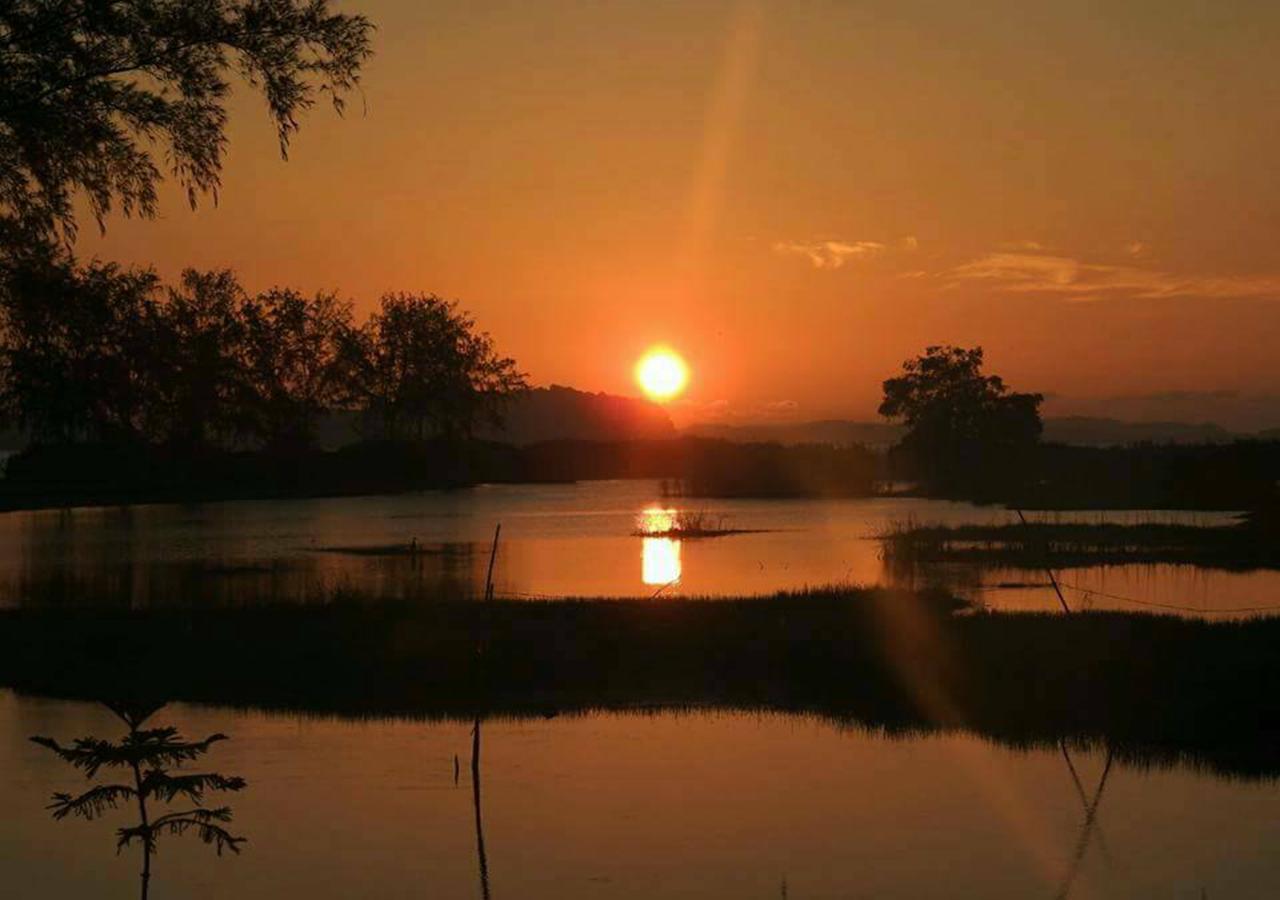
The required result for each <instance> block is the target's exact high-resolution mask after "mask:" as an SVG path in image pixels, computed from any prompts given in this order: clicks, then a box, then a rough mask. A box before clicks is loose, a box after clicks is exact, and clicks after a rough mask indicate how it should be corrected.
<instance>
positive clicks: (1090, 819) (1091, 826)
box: [1055, 741, 1114, 900]
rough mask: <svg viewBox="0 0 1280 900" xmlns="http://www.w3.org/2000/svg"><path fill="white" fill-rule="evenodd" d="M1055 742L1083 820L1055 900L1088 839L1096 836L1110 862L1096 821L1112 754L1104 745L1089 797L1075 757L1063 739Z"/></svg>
mask: <svg viewBox="0 0 1280 900" xmlns="http://www.w3.org/2000/svg"><path fill="white" fill-rule="evenodd" d="M1058 746H1059V748H1060V749H1061V750H1062V758H1063V759H1064V760H1065V761H1066V764H1067V770H1068V771H1069V772H1070V773H1071V782H1072V784H1073V785H1074V786H1075V789H1076V794H1077V795H1078V796H1079V798H1080V805H1081V807H1083V809H1084V822H1083V823H1082V824H1081V825H1080V835H1079V837H1077V838H1076V845H1075V850H1074V851H1073V852H1072V854H1071V862H1070V864H1069V866H1068V868H1067V873H1066V875H1065V876H1063V879H1062V884H1061V886H1059V888H1058V892H1057V894H1056V895H1055V898H1056V900H1067V898H1068V897H1069V896H1070V895H1071V889H1072V888H1073V887H1074V886H1075V883H1076V879H1077V878H1078V877H1079V875H1080V870H1081V868H1082V866H1083V865H1084V858H1085V855H1086V854H1087V853H1088V852H1089V842H1090V841H1092V840H1094V839H1095V838H1096V841H1097V844H1098V848H1099V850H1100V851H1101V852H1102V854H1103V857H1104V858H1105V859H1106V860H1107V863H1108V865H1110V862H1111V856H1110V853H1109V852H1108V851H1107V849H1106V842H1105V841H1104V840H1103V837H1102V831H1101V827H1100V826H1099V825H1098V807H1099V806H1100V805H1101V804H1102V795H1103V792H1105V791H1106V789H1107V779H1108V778H1109V777H1110V775H1111V764H1112V763H1113V762H1114V755H1113V753H1112V750H1111V748H1110V747H1108V748H1107V758H1106V761H1105V762H1104V763H1103V765H1102V775H1101V776H1099V778H1098V786H1097V787H1096V788H1094V791H1093V796H1092V797H1090V796H1088V795H1087V794H1086V793H1085V789H1084V783H1083V782H1082V781H1081V780H1080V773H1079V772H1078V771H1077V769H1076V765H1075V761H1074V760H1072V758H1071V752H1070V751H1069V750H1068V749H1067V744H1066V741H1059V742H1058Z"/></svg>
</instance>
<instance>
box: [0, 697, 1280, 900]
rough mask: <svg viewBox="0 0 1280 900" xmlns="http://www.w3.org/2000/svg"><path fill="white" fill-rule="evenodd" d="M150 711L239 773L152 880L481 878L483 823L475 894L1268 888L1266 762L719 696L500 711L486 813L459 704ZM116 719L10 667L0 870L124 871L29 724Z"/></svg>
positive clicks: (328, 890)
mask: <svg viewBox="0 0 1280 900" xmlns="http://www.w3.org/2000/svg"><path fill="white" fill-rule="evenodd" d="M155 721H156V722H157V723H159V724H173V725H176V726H179V727H180V728H181V729H182V730H183V732H184V733H187V734H189V735H201V736H203V735H205V734H209V733H212V732H225V733H227V734H229V735H230V736H231V740H229V741H227V742H226V743H223V744H219V745H217V746H216V750H215V751H214V752H213V753H212V754H211V755H210V756H209V757H208V758H207V766H206V768H212V769H216V770H218V771H222V772H224V773H230V774H238V775H241V776H243V777H245V778H246V779H247V780H248V782H249V786H248V788H247V789H246V790H245V791H244V792H242V793H239V794H235V795H232V796H231V797H230V801H229V802H230V803H231V804H232V807H233V809H234V814H235V818H234V829H233V830H234V831H235V832H237V833H238V834H241V835H243V836H246V837H247V838H248V839H249V840H248V843H247V844H246V845H245V847H244V851H243V853H242V854H241V855H239V856H227V857H224V858H222V859H219V858H217V857H215V856H214V854H213V852H212V850H211V849H210V848H208V847H205V846H203V845H201V844H199V842H198V841H196V840H194V839H190V838H187V839H181V840H176V839H169V840H167V842H166V843H163V844H162V845H161V847H160V851H159V853H158V855H157V857H156V859H155V871H154V880H153V891H152V896H153V897H156V898H161V897H174V898H176V897H183V898H214V897H236V898H241V900H255V898H263V900H266V898H271V900H277V898H281V897H306V898H309V900H323V898H335V900H336V898H343V900H346V898H351V897H377V898H402V897H403V898H409V897H423V896H426V897H442V898H468V897H481V896H482V893H481V891H482V888H481V884H480V880H481V879H480V866H479V862H480V860H479V842H478V840H477V838H478V837H482V838H483V846H484V862H485V869H486V872H487V877H488V889H489V895H490V896H491V897H493V898H517V897H518V898H522V900H540V898H548V900H550V898H556V900H573V898H596V897H603V898H636V900H640V898H646V900H651V898H726V900H730V898H732V900H740V898H748V897H760V898H777V897H790V898H837V897H839V898H845V897H877V898H894V897H904V898H917V897H982V898H986V900H1001V898H1019V900H1022V898H1027V897H1045V898H1051V897H1066V896H1071V897H1079V898H1134V897H1169V898H1200V897H1210V898H1215V897H1230V898H1233V900H1248V898H1271V897H1275V896H1277V892H1280V856H1278V855H1277V854H1276V853H1275V847H1276V846H1277V843H1278V842H1280V787H1278V786H1277V784H1276V783H1275V782H1274V781H1242V780H1229V779H1224V778H1221V777H1217V776H1213V775H1210V774H1206V773H1203V772H1198V771H1195V770H1193V769H1190V768H1174V769H1153V770H1144V769H1142V768H1133V767H1130V766H1127V765H1125V764H1122V763H1121V762H1119V761H1118V760H1113V761H1112V762H1111V764H1110V766H1108V759H1107V755H1106V753H1105V752H1104V751H1103V750H1102V749H1100V748H1098V749H1092V750H1086V749H1083V748H1078V747H1066V748H1065V749H1064V748H1058V747H1050V748H1046V749H1037V750H1031V751H1018V750H1012V749H1008V748H1003V747H997V746H993V745H991V744H989V743H987V742H985V741H983V740H981V739H979V738H976V737H972V736H967V735H948V736H932V737H918V738H901V739H890V738H886V737H883V736H877V735H873V734H867V733H864V732H860V731H853V730H841V729H839V728H837V727H834V726H833V725H831V724H829V723H826V722H822V721H816V720H810V719H799V718H791V717H783V716H769V717H759V716H752V715H739V714H717V713H690V714H681V715H673V714H662V715H651V716H645V715H593V716H589V717H584V718H558V719H552V720H536V721H522V722H489V723H486V724H485V725H484V726H483V745H482V747H483V749H482V755H481V766H480V771H481V783H482V786H483V791H482V794H481V802H480V812H481V816H480V834H479V835H478V834H477V828H476V824H477V820H476V815H475V812H476V808H475V805H474V794H473V792H472V783H471V779H470V774H469V766H468V764H467V761H468V758H469V753H470V746H471V744H470V726H469V725H467V724H461V723H420V722H377V721H375V722H353V721H348V720H331V719H308V718H299V717H296V716H291V715H266V714H256V713H243V712H232V711H228V710H223V709H209V708H201V707H191V706H183V705H175V706H171V707H169V708H166V709H165V710H162V711H161V713H160V714H159V715H158V716H157V717H156V720H155ZM118 730H119V726H118V724H117V723H115V722H114V720H112V719H111V717H110V715H109V714H108V713H106V712H105V710H103V709H102V708H100V707H96V706H92V705H87V704H81V703H66V702H61V701H53V700H35V699H29V698H20V697H17V696H15V695H14V694H12V693H8V692H0V808H3V809H4V815H3V817H0V885H3V894H4V896H6V897H15V898H17V897H21V898H28V897H33V898H34V897H39V898H48V900H60V898H73V897H75V898H80V897H94V898H102V900H115V898H120V900H123V898H130V897H136V896H137V893H138V882H137V871H138V855H137V853H136V852H133V851H125V852H124V853H122V854H120V855H117V854H116V852H115V838H114V828H116V827H117V826H119V825H122V824H126V822H127V820H128V818H129V814H128V813H127V812H125V811H119V812H117V813H110V814H108V816H107V818H106V819H105V820H102V821H96V822H83V821H64V822H54V821H52V820H51V818H50V816H49V814H48V813H47V811H46V810H45V809H44V805H45V803H46V802H47V799H48V796H49V794H50V793H51V792H53V791H55V790H70V789H80V788H82V787H83V785H84V780H83V777H82V776H79V775H77V774H76V773H74V772H72V771H71V770H70V769H69V768H68V767H67V766H66V765H65V764H63V763H61V762H60V761H58V760H57V759H56V758H54V757H53V756H52V754H50V753H49V752H48V751H46V750H44V749H43V748H40V747H38V746H36V745H34V744H31V743H29V742H28V741H27V739H26V738H27V736H29V735H32V734H48V735H53V736H55V737H58V738H62V739H66V738H70V737H74V736H78V735H81V734H86V733H94V734H99V735H110V736H113V735H115V734H116V732H117V731H118ZM455 756H457V757H458V758H459V759H460V767H459V777H458V779H457V781H455V774H454V760H455ZM784 885H785V887H784Z"/></svg>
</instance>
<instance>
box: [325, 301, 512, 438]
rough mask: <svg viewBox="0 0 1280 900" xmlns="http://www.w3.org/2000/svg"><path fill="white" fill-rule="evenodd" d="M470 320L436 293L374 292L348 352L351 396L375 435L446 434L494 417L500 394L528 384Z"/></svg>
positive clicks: (466, 432)
mask: <svg viewBox="0 0 1280 900" xmlns="http://www.w3.org/2000/svg"><path fill="white" fill-rule="evenodd" d="M475 328H476V325H475V321H474V320H473V319H471V318H470V317H469V316H467V315H466V314H465V313H463V312H462V311H461V310H459V309H458V306H457V304H456V303H452V302H449V301H446V300H442V299H440V298H439V297H436V296H432V295H421V294H387V295H386V296H384V297H383V298H382V303H381V307H380V309H379V310H378V311H377V312H375V313H374V314H373V315H372V316H371V317H370V318H369V321H368V322H367V323H366V324H365V326H364V327H363V328H362V329H360V331H359V332H357V333H356V334H354V335H353V336H352V342H351V345H350V347H349V349H348V354H349V357H350V359H351V367H352V371H353V373H354V382H353V383H354V387H355V391H356V395H357V398H358V401H359V402H360V403H361V405H362V406H363V408H364V411H365V415H366V419H372V420H373V421H375V422H376V423H377V424H378V426H379V427H380V429H381V434H382V436H383V437H386V438H389V439H393V440H396V439H403V438H417V439H422V438H426V437H446V438H453V437H459V436H466V435H470V434H471V432H472V429H473V428H474V427H475V425H477V424H478V423H480V422H483V421H489V422H494V423H498V422H500V420H501V413H502V409H503V405H504V403H505V402H506V400H507V399H508V398H509V397H510V395H511V394H513V393H514V392H516V391H521V390H525V389H526V388H527V387H528V385H527V384H526V382H525V379H524V376H523V375H522V374H521V373H520V372H519V371H518V370H517V369H516V365H515V362H514V361H513V360H511V359H508V358H506V357H500V356H498V355H497V353H496V352H495V351H494V349H493V341H492V339H490V337H489V335H488V334H486V333H484V332H477V331H476V330H475Z"/></svg>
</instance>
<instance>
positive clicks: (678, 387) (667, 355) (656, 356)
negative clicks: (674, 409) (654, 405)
mask: <svg viewBox="0 0 1280 900" xmlns="http://www.w3.org/2000/svg"><path fill="white" fill-rule="evenodd" d="M636 383H637V384H639V385H640V389H641V390H643V391H644V392H645V394H646V396H648V397H649V399H650V400H656V401H657V402H659V403H663V402H665V401H667V400H671V399H673V398H674V397H677V396H679V395H680V394H681V393H682V392H683V391H684V389H685V386H686V385H687V384H688V383H689V367H688V366H687V365H685V362H684V360H683V359H681V358H680V356H679V354H677V353H675V352H674V351H672V350H668V349H667V348H665V347H655V348H653V349H652V350H650V351H649V352H648V353H646V354H645V355H644V356H643V357H641V359H640V362H638V363H636Z"/></svg>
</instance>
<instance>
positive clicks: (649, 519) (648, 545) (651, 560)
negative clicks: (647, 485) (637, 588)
mask: <svg viewBox="0 0 1280 900" xmlns="http://www.w3.org/2000/svg"><path fill="white" fill-rule="evenodd" d="M676 519H677V511H676V510H674V509H666V508H663V507H661V506H650V507H648V508H647V509H645V510H643V511H642V512H641V513H640V515H639V517H638V520H637V522H636V525H637V530H638V531H639V532H640V534H642V535H654V536H653V537H646V538H644V540H643V541H642V542H641V548H640V579H641V581H642V582H644V584H646V585H648V586H650V587H664V586H666V585H673V584H675V583H676V582H678V581H679V580H680V576H681V574H682V571H683V570H682V567H681V564H680V542H679V541H678V540H675V539H674V538H670V537H659V536H658V535H665V534H667V533H668V532H670V531H671V530H672V529H673V528H675V527H676Z"/></svg>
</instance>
